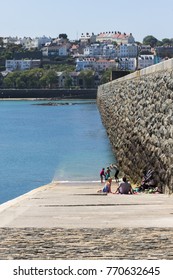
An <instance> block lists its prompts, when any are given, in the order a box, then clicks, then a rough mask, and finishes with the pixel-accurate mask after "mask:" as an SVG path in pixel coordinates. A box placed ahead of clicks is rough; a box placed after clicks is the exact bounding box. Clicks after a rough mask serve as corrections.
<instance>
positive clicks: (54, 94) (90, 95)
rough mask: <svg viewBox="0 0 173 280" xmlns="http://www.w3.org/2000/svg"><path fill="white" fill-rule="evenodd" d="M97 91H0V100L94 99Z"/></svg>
mask: <svg viewBox="0 0 173 280" xmlns="http://www.w3.org/2000/svg"><path fill="white" fill-rule="evenodd" d="M96 96H97V89H79V90H75V89H0V98H1V99H3V98H5V99H6V98H7V99H10V98H11V99H13V98H55V99H56V98H57V99H58V98H59V99H62V98H72V99H73V98H81V99H96Z"/></svg>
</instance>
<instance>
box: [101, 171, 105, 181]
mask: <svg viewBox="0 0 173 280" xmlns="http://www.w3.org/2000/svg"><path fill="white" fill-rule="evenodd" d="M104 177H105V169H104V168H102V170H101V171H100V180H101V183H103V178H104Z"/></svg>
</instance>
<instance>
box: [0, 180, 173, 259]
mask: <svg viewBox="0 0 173 280" xmlns="http://www.w3.org/2000/svg"><path fill="white" fill-rule="evenodd" d="M100 187H101V184H100V183H92V184H87V183H86V184H83V183H82V184H80V183H77V184H73V183H69V184H66V183H64V184H63V183H61V184H59V183H52V184H49V185H46V186H43V187H40V188H38V189H36V190H33V191H31V192H30V193H27V194H25V195H24V196H21V197H19V198H16V199H14V200H12V201H9V202H7V203H4V204H2V205H0V237H1V239H0V259H173V230H172V229H173V196H168V195H162V194H138V195H117V194H108V195H104V194H99V193H97V190H98V189H99V188H100ZM113 188H114V189H115V188H116V186H115V183H113Z"/></svg>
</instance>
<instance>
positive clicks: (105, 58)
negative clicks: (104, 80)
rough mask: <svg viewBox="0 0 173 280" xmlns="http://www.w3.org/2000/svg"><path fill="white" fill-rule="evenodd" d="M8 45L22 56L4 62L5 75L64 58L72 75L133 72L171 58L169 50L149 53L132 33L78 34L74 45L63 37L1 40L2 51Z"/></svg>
mask: <svg viewBox="0 0 173 280" xmlns="http://www.w3.org/2000/svg"><path fill="white" fill-rule="evenodd" d="M65 35H66V34H65ZM10 44H15V45H18V46H20V47H21V48H22V49H23V50H24V52H18V53H16V52H14V54H13V58H12V59H8V60H6V62H5V67H6V71H14V70H19V69H20V70H26V69H31V68H33V67H39V66H40V63H41V61H43V60H44V59H47V61H49V60H51V61H52V60H53V59H56V58H66V57H71V58H72V59H73V60H74V63H75V64H76V72H79V71H81V70H86V69H91V70H94V71H97V72H101V71H104V70H106V69H109V68H111V69H119V70H130V71H135V70H137V69H142V68H145V67H148V66H151V65H153V64H155V63H158V62H160V61H161V60H163V59H165V58H167V57H173V47H170V46H168V47H156V48H154V49H153V48H151V47H150V46H148V45H142V44H137V43H135V38H134V37H133V35H132V33H130V34H126V33H121V32H119V31H109V32H101V33H100V34H98V35H95V34H94V33H92V34H89V33H86V34H84V33H82V34H81V36H80V38H79V40H77V41H69V40H68V38H67V36H62V37H60V38H59V37H58V38H50V37H46V36H42V37H38V38H34V39H32V38H30V37H24V38H18V37H6V38H1V48H2V49H4V48H6V47H7V46H8V45H10ZM30 50H32V53H31V52H30ZM30 56H31V57H30Z"/></svg>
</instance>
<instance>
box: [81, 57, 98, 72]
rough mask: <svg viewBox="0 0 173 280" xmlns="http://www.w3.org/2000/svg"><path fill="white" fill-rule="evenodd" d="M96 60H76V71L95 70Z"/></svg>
mask: <svg viewBox="0 0 173 280" xmlns="http://www.w3.org/2000/svg"><path fill="white" fill-rule="evenodd" d="M95 61H96V59H95V58H77V59H76V71H81V70H86V69H93V65H94V63H95Z"/></svg>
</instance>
